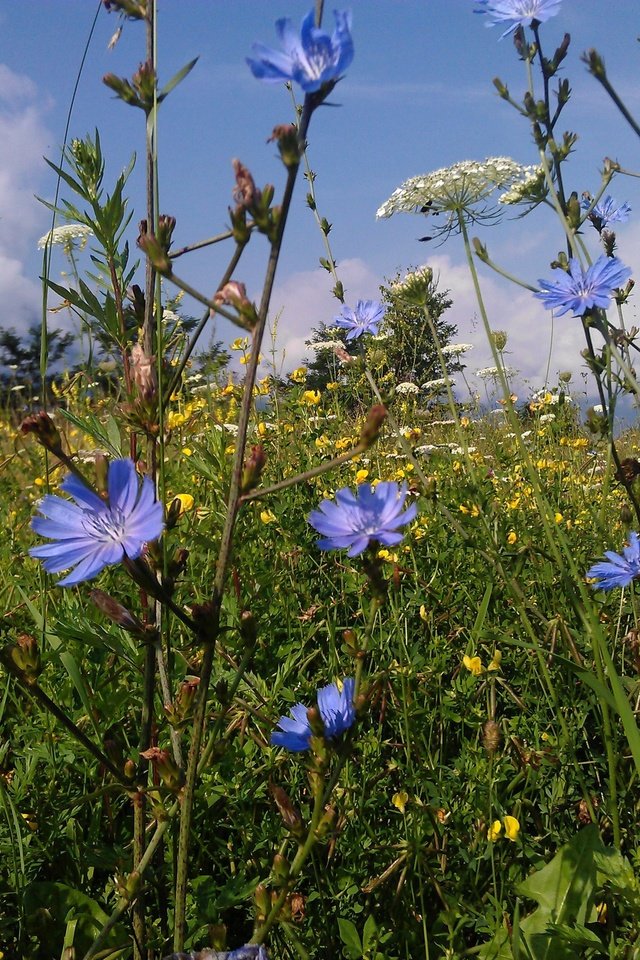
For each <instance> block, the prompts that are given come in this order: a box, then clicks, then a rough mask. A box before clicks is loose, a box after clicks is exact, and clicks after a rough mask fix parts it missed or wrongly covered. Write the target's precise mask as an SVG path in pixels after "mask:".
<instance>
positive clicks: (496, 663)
mask: <svg viewBox="0 0 640 960" xmlns="http://www.w3.org/2000/svg"><path fill="white" fill-rule="evenodd" d="M501 663H502V654H501V653H500V651H499V650H496V651H495V652H494V654H493V659H492V660H491V663H490V664H489V666H488V667H487V670H499V669H500V664H501Z"/></svg>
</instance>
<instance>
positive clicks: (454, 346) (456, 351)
mask: <svg viewBox="0 0 640 960" xmlns="http://www.w3.org/2000/svg"><path fill="white" fill-rule="evenodd" d="M469 350H473V344H472V343H450V344H448V345H447V346H446V347H443V348H442V355H443V356H444V357H459V356H460V355H461V354H462V353H468V352H469Z"/></svg>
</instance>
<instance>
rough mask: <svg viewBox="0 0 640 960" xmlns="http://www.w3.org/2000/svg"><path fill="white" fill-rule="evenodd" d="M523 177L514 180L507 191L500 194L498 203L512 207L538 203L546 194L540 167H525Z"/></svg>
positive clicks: (545, 185) (545, 182)
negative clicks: (517, 204) (519, 204)
mask: <svg viewBox="0 0 640 960" xmlns="http://www.w3.org/2000/svg"><path fill="white" fill-rule="evenodd" d="M524 169H525V170H526V172H525V174H524V176H523V177H522V178H520V179H518V180H514V182H513V183H512V184H511V186H510V187H509V189H508V190H506V191H505V192H504V193H502V194H500V196H499V197H498V203H503V204H506V205H507V206H512V205H514V204H516V203H530V204H537V203H540V202H541V201H542V200H544V198H545V197H546V195H547V193H548V188H547V181H546V179H545V175H544V170H543V168H542V167H526V168H524Z"/></svg>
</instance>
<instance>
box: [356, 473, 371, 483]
mask: <svg viewBox="0 0 640 960" xmlns="http://www.w3.org/2000/svg"><path fill="white" fill-rule="evenodd" d="M368 476H369V471H368V470H358V472H357V473H356V483H364V481H365V480H366V479H367V477H368Z"/></svg>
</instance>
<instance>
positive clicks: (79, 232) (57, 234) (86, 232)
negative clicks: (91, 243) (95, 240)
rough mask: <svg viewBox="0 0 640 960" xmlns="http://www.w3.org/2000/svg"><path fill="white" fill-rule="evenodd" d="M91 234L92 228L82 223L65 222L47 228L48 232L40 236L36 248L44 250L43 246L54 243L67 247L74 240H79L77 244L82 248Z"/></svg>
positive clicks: (53, 244)
mask: <svg viewBox="0 0 640 960" xmlns="http://www.w3.org/2000/svg"><path fill="white" fill-rule="evenodd" d="M92 236H93V230H92V229H91V227H87V226H86V224H84V223H65V224H63V225H62V226H61V227H54V228H53V230H49V233H45V235H44V236H43V237H40V239H39V240H38V250H44V248H45V247H47V246H49V247H52V246H55V245H56V244H60V245H61V246H64V247H69V246H71V245H72V244H73V242H74V241H75V240H78V241H79V246H80V247H81V248H82V247H84V245H85V244H86V242H87V240H88V238H89V237H92Z"/></svg>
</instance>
